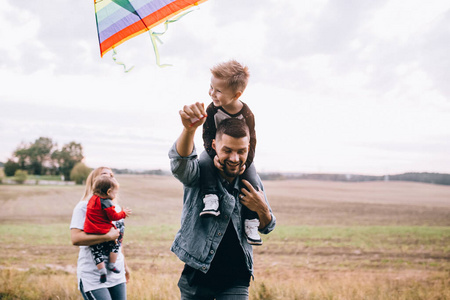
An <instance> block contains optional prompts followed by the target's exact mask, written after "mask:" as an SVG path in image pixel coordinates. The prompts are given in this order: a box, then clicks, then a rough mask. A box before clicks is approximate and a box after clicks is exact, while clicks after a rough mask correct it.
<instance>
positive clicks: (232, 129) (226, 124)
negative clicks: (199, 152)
mask: <svg viewBox="0 0 450 300" xmlns="http://www.w3.org/2000/svg"><path fill="white" fill-rule="evenodd" d="M224 134H226V135H229V136H231V137H233V138H243V137H248V138H250V131H249V129H248V126H247V123H245V121H244V120H243V119H238V118H228V119H225V120H223V121H222V122H220V123H219V125H218V126H217V130H216V140H221V139H222V135H224Z"/></svg>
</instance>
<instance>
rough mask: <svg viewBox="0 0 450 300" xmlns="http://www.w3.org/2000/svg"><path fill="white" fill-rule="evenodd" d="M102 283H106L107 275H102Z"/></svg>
mask: <svg viewBox="0 0 450 300" xmlns="http://www.w3.org/2000/svg"><path fill="white" fill-rule="evenodd" d="M100 282H101V283H105V282H106V274H102V275H100Z"/></svg>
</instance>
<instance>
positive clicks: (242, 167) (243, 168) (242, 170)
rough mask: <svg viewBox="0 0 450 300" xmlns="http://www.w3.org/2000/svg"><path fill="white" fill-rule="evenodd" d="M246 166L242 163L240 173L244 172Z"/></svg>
mask: <svg viewBox="0 0 450 300" xmlns="http://www.w3.org/2000/svg"><path fill="white" fill-rule="evenodd" d="M246 168H247V167H246V166H245V165H242V166H241V169H240V170H239V175H242V174H244V172H245V170H246Z"/></svg>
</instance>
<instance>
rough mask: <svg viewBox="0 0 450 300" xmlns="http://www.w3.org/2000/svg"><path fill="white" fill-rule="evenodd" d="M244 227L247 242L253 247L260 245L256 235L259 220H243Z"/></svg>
mask: <svg viewBox="0 0 450 300" xmlns="http://www.w3.org/2000/svg"><path fill="white" fill-rule="evenodd" d="M244 226H245V235H246V236H247V242H248V243H249V244H250V245H254V246H260V245H262V243H263V242H262V239H261V237H260V236H259V233H258V227H259V220H258V219H252V220H245V221H244Z"/></svg>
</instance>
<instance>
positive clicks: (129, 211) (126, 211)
mask: <svg viewBox="0 0 450 300" xmlns="http://www.w3.org/2000/svg"><path fill="white" fill-rule="evenodd" d="M123 211H124V212H125V216H127V217H128V216H130V215H131V209H130V208H128V207H125V208H124V209H123Z"/></svg>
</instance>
